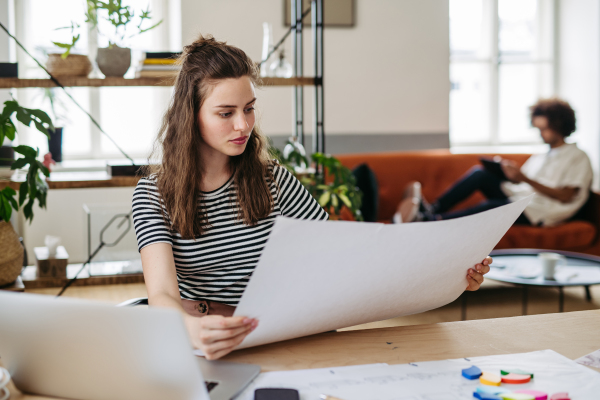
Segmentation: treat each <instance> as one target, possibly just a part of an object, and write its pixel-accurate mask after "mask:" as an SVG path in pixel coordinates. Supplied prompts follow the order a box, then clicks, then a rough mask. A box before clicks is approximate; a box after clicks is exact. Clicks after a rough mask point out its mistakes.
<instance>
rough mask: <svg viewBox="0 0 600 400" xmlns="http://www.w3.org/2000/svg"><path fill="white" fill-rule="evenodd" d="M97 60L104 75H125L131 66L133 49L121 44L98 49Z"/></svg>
mask: <svg viewBox="0 0 600 400" xmlns="http://www.w3.org/2000/svg"><path fill="white" fill-rule="evenodd" d="M96 62H97V63H98V68H100V71H102V73H103V74H104V76H106V77H109V76H115V77H123V75H125V72H127V70H128V69H129V67H130V66H131V49H130V48H127V47H119V46H113V47H107V48H104V49H98V56H97V57H96Z"/></svg>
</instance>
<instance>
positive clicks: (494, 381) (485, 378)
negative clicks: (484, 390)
mask: <svg viewBox="0 0 600 400" xmlns="http://www.w3.org/2000/svg"><path fill="white" fill-rule="evenodd" d="M479 382H481V383H483V384H484V385H488V386H500V382H502V378H500V375H496V374H492V373H491V372H484V373H482V374H481V376H480V377H479Z"/></svg>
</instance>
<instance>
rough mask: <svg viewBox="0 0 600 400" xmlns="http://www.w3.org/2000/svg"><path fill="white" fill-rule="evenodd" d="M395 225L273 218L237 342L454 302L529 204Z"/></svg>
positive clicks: (240, 307)
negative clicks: (247, 322) (249, 325)
mask: <svg viewBox="0 0 600 400" xmlns="http://www.w3.org/2000/svg"><path fill="white" fill-rule="evenodd" d="M529 200H530V198H526V199H523V200H520V201H517V202H514V203H511V204H508V205H506V206H503V207H499V208H496V209H493V210H489V211H486V212H483V213H479V214H476V215H471V216H468V217H463V218H459V219H454V220H447V221H437V222H424V223H410V224H398V225H384V224H369V223H364V222H344V221H299V220H294V219H289V218H278V219H277V221H276V222H275V226H274V228H273V231H272V232H271V236H270V238H269V241H268V242H267V245H266V246H265V249H264V251H263V253H262V256H261V258H260V261H259V263H258V265H257V267H256V270H255V271H254V274H253V275H252V278H251V279H250V282H249V284H248V286H247V288H246V290H245V292H244V295H243V296H242V299H241V301H240V303H239V305H238V307H237V309H236V311H235V315H243V316H248V317H252V318H258V320H259V325H258V328H257V329H256V330H255V331H254V332H252V333H250V334H249V335H248V336H247V337H246V339H245V340H244V341H243V342H242V344H241V345H240V347H239V348H244V347H250V346H257V345H260V344H265V343H271V342H276V341H280V340H286V339H292V338H296V337H300V336H306V335H311V334H315V333H320V332H325V331H329V330H334V329H339V328H343V327H347V326H352V325H357V324H362V323H366V322H372V321H380V320H384V319H388V318H393V317H397V316H401V315H408V314H415V313H419V312H423V311H427V310H431V309H434V308H437V307H441V306H443V305H445V304H448V303H450V302H452V301H454V300H455V299H456V298H458V296H460V294H461V293H462V292H463V291H464V290H465V288H466V287H467V279H466V275H467V270H468V269H469V268H470V267H472V266H473V265H474V264H476V263H478V262H481V260H483V259H484V258H485V257H486V256H487V255H488V254H489V253H490V251H491V250H492V249H493V248H494V246H495V245H496V244H497V243H498V241H499V240H500V239H501V238H502V236H503V235H504V233H506V231H507V230H508V228H510V226H511V225H512V224H513V222H514V221H515V220H516V219H517V217H518V216H519V215H520V214H521V213H522V212H523V209H524V208H525V206H526V205H527V203H528V202H529Z"/></svg>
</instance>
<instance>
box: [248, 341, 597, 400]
mask: <svg viewBox="0 0 600 400" xmlns="http://www.w3.org/2000/svg"><path fill="white" fill-rule="evenodd" d="M472 365H476V366H477V367H479V368H480V369H481V370H483V371H488V372H493V373H495V374H499V373H500V370H501V369H508V368H515V369H516V368H519V369H523V370H525V371H530V372H532V373H533V374H534V379H533V380H532V381H531V382H529V383H526V384H522V385H509V384H502V388H503V389H505V390H511V391H512V390H522V389H529V390H538V391H542V392H545V393H548V395H551V394H552V393H557V392H568V393H569V395H570V397H571V398H572V399H574V400H575V399H597V398H598V393H600V374H598V373H597V372H595V371H592V370H590V369H588V368H587V367H584V366H582V365H579V364H576V363H575V362H573V361H571V360H569V359H568V358H566V357H564V356H562V355H560V354H558V353H556V352H554V351H552V350H542V351H535V352H532V353H521V354H503V355H497V356H485V357H473V358H460V359H454V360H443V361H428V362H416V363H410V364H398V365H389V366H386V365H384V366H381V365H380V366H372V365H368V366H364V368H361V366H358V365H357V366H354V367H342V368H339V367H338V368H320V369H306V370H298V371H277V372H266V373H262V374H260V375H259V376H258V377H257V378H256V379H255V380H254V381H253V382H252V383H251V384H250V386H249V387H247V388H246V389H245V390H244V391H243V392H242V393H241V394H240V395H239V396H238V397H237V399H238V400H252V399H253V398H254V390H255V389H257V388H268V387H271V388H272V387H284V388H294V389H297V390H298V391H299V392H300V398H301V399H302V400H312V399H318V398H319V395H320V394H321V393H324V394H328V395H332V396H336V397H339V398H341V399H344V400H364V399H369V400H459V399H474V397H473V392H474V391H475V390H476V388H477V387H478V386H481V383H480V382H479V380H478V379H475V380H468V379H465V378H463V377H462V375H461V370H462V369H464V368H469V367H470V366H472ZM548 397H549V396H548Z"/></svg>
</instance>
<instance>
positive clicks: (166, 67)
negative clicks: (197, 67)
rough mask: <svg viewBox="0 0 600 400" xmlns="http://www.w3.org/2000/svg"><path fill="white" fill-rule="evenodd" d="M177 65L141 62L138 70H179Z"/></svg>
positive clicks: (179, 67)
mask: <svg viewBox="0 0 600 400" xmlns="http://www.w3.org/2000/svg"><path fill="white" fill-rule="evenodd" d="M180 69H181V66H179V65H160V64H150V65H147V64H142V65H140V66H139V67H138V70H140V71H179V70H180Z"/></svg>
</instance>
